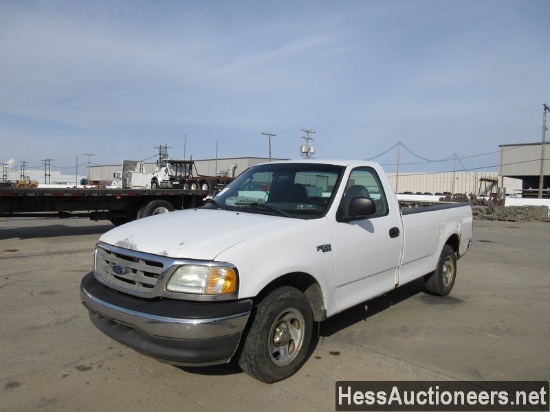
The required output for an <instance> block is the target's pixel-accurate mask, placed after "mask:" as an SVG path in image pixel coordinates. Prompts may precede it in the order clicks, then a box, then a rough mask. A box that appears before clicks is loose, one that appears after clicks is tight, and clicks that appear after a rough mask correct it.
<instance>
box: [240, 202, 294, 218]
mask: <svg viewBox="0 0 550 412" xmlns="http://www.w3.org/2000/svg"><path fill="white" fill-rule="evenodd" d="M239 206H252V207H256V208H258V209H263V210H267V211H270V212H273V213H275V214H276V215H279V216H284V217H292V215H291V214H290V213H287V212H285V211H284V210H281V209H278V208H276V207H273V206H270V205H266V204H265V203H241V204H239Z"/></svg>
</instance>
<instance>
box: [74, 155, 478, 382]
mask: <svg viewBox="0 0 550 412" xmlns="http://www.w3.org/2000/svg"><path fill="white" fill-rule="evenodd" d="M472 225H473V220H472V212H471V208H470V206H469V204H457V203H455V204H441V205H435V206H434V205H431V206H427V207H414V208H407V209H403V210H401V209H400V205H399V202H398V199H397V197H396V195H395V194H394V192H393V190H392V187H391V186H390V183H389V182H388V180H387V177H386V175H385V174H384V172H383V171H382V169H381V167H380V166H379V165H378V164H376V163H373V162H361V161H317V160H306V161H287V162H273V163H265V164H261V165H257V166H254V167H251V168H249V169H248V170H246V171H245V172H243V173H242V174H241V175H240V176H238V177H237V178H236V179H235V180H234V181H233V182H231V183H230V184H229V185H228V186H227V187H226V188H224V189H223V190H222V191H221V192H219V193H218V194H217V195H216V196H215V197H214V198H212V199H211V200H210V201H209V202H207V204H206V205H205V206H203V207H200V208H197V209H188V210H182V211H176V212H172V213H164V214H159V215H156V216H151V217H147V218H144V219H140V220H138V221H135V222H131V223H128V224H126V225H122V226H120V227H117V228H114V229H112V230H111V231H109V232H107V233H105V234H104V235H102V236H101V238H100V239H99V241H98V243H97V247H96V250H95V262H94V270H93V271H92V272H90V273H89V274H87V275H86V276H85V277H84V278H83V279H82V282H81V289H80V294H81V299H82V303H83V304H84V306H85V307H86V308H87V309H88V310H89V314H90V318H91V320H92V322H93V323H94V324H95V326H97V327H98V328H99V329H100V330H101V331H103V332H104V333H105V334H107V335H108V336H110V337H111V338H113V339H115V340H117V341H119V342H121V343H123V344H125V345H127V346H129V347H130V348H133V349H135V350H136V351H139V352H141V353H143V354H146V355H149V356H152V357H154V358H156V359H158V360H160V361H163V362H167V363H171V364H174V365H183V366H193V365H196V366H199V365H212V364H219V363H226V362H229V361H230V360H231V359H236V361H237V362H238V363H239V365H240V367H241V368H242V370H244V371H245V372H246V373H248V374H249V375H251V376H253V377H254V378H256V379H259V380H261V381H263V382H268V383H272V382H276V381H279V380H281V379H285V378H287V377H289V376H291V375H292V374H294V373H295V372H296V371H297V370H298V369H299V368H300V367H301V366H302V364H303V363H304V362H305V360H306V358H307V355H308V351H309V349H310V346H311V345H310V343H311V341H312V339H314V338H315V336H314V330H315V325H316V324H318V322H321V321H323V320H325V319H327V318H328V317H330V316H333V315H334V314H336V313H339V312H341V311H343V310H345V309H347V308H350V307H352V306H354V305H357V304H360V303H363V302H366V301H368V300H369V299H372V298H374V297H376V296H379V295H382V294H384V293H386V292H388V291H391V290H392V289H394V288H396V287H398V286H400V285H403V284H405V283H407V282H410V281H412V280H415V279H418V278H422V277H423V279H424V281H425V286H426V289H427V291H428V292H430V293H432V294H435V295H446V294H448V293H449V292H450V291H451V289H452V288H453V285H454V283H455V279H456V274H457V260H458V259H459V258H460V257H461V256H462V255H463V254H464V253H465V252H466V251H467V250H468V248H469V247H470V244H471V237H472Z"/></svg>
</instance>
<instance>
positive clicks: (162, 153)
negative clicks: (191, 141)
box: [155, 135, 187, 166]
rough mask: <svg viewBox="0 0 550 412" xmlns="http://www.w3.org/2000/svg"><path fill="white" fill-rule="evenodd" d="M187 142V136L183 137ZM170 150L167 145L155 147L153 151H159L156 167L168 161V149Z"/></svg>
mask: <svg viewBox="0 0 550 412" xmlns="http://www.w3.org/2000/svg"><path fill="white" fill-rule="evenodd" d="M185 138H186V140H187V135H186V136H185ZM169 148H170V149H171V148H172V147H168V145H167V144H165V145H164V146H163V145H160V146H155V149H159V160H157V165H158V166H160V164H161V163H162V161H163V160H165V159H168V149H169Z"/></svg>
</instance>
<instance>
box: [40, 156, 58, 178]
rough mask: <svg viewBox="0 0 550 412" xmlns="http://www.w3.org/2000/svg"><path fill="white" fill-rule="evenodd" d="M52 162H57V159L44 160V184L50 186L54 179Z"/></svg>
mask: <svg viewBox="0 0 550 412" xmlns="http://www.w3.org/2000/svg"><path fill="white" fill-rule="evenodd" d="M52 160H55V159H44V160H42V161H43V162H44V184H49V183H51V182H52V181H51V178H52V175H51V168H50V166H51V161H52Z"/></svg>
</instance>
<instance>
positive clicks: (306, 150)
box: [300, 129, 315, 159]
mask: <svg viewBox="0 0 550 412" xmlns="http://www.w3.org/2000/svg"><path fill="white" fill-rule="evenodd" d="M302 132H304V133H305V134H306V135H305V136H302V139H305V141H306V144H304V145H302V146H301V147H300V153H301V154H302V157H305V158H306V159H310V158H311V156H313V154H314V153H315V147H313V146H310V145H309V142H310V141H311V140H315V138H314V137H311V136H310V134H315V131H314V130H308V129H302Z"/></svg>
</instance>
